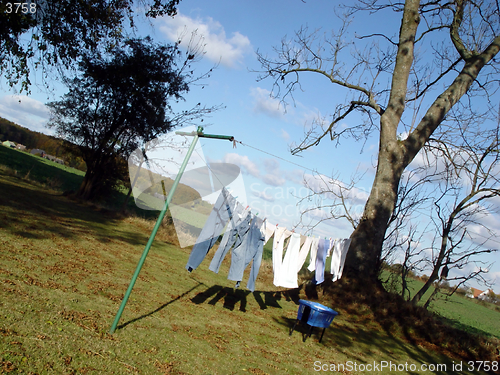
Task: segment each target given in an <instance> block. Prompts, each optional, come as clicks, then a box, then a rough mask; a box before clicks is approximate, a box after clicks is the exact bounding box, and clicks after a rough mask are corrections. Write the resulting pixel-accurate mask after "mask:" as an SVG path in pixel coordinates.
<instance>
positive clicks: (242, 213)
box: [208, 203, 252, 273]
mask: <svg viewBox="0 0 500 375" xmlns="http://www.w3.org/2000/svg"><path fill="white" fill-rule="evenodd" d="M235 211H236V212H235V214H234V215H233V219H232V220H231V223H232V224H231V226H232V228H231V229H228V230H226V233H224V236H223V237H222V240H221V242H220V245H219V248H218V249H217V251H216V252H215V255H214V257H213V258H212V261H211V262H210V266H209V267H208V269H209V270H210V271H213V272H215V273H219V269H220V266H221V264H222V261H223V260H224V258H225V256H226V254H227V253H228V252H229V250H230V249H231V248H232V247H233V245H234V244H235V243H236V239H237V238H238V237H242V236H243V234H244V233H246V232H247V231H248V228H249V227H250V220H251V218H252V215H251V213H250V212H249V211H246V210H245V209H243V206H242V205H240V204H239V203H238V205H237V208H236V210H235Z"/></svg>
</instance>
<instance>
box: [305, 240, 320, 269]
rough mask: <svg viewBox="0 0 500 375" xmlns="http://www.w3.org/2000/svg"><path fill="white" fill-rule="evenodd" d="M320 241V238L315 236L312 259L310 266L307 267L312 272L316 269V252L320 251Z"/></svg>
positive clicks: (312, 244) (312, 245)
mask: <svg viewBox="0 0 500 375" xmlns="http://www.w3.org/2000/svg"><path fill="white" fill-rule="evenodd" d="M318 242H319V238H313V239H312V243H311V260H310V262H309V267H307V269H308V270H309V271H311V272H314V270H316V254H317V252H318Z"/></svg>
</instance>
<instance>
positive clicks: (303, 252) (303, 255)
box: [297, 236, 313, 272]
mask: <svg viewBox="0 0 500 375" xmlns="http://www.w3.org/2000/svg"><path fill="white" fill-rule="evenodd" d="M312 240H313V239H312V238H311V237H309V236H307V237H306V239H305V240H304V244H303V245H302V247H301V248H300V251H299V256H298V258H297V272H299V271H300V270H301V269H302V266H303V265H304V263H305V261H306V259H307V255H308V254H309V251H310V250H311V243H312Z"/></svg>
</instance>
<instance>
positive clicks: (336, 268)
mask: <svg viewBox="0 0 500 375" xmlns="http://www.w3.org/2000/svg"><path fill="white" fill-rule="evenodd" d="M350 244H351V239H350V238H346V239H336V240H335V245H334V247H333V251H332V263H331V273H332V275H333V277H332V280H333V281H337V280H338V279H340V278H341V277H342V272H343V270H344V263H345V258H346V255H347V251H348V250H349V245H350Z"/></svg>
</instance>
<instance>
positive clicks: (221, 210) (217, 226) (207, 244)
mask: <svg viewBox="0 0 500 375" xmlns="http://www.w3.org/2000/svg"><path fill="white" fill-rule="evenodd" d="M236 203H237V202H236V199H234V198H233V196H232V195H231V194H229V192H228V191H227V190H226V189H225V188H223V189H222V192H221V194H220V195H219V197H218V198H217V201H216V202H215V206H214V208H213V209H212V212H210V215H209V216H208V219H207V221H206V223H205V225H204V226H203V229H202V230H201V233H200V235H199V236H198V239H197V240H196V243H195V244H194V246H193V249H192V250H191V254H190V255H189V260H188V262H187V265H186V269H187V270H188V271H189V272H191V271H192V270H194V269H196V268H198V266H199V265H200V264H201V262H202V261H203V259H205V257H206V255H207V253H208V251H209V250H210V249H211V248H212V246H213V245H214V244H215V241H217V239H218V238H219V236H220V234H221V232H222V230H223V229H224V227H225V226H226V224H227V222H228V221H229V219H230V218H231V217H232V216H233V211H234V208H235V206H236Z"/></svg>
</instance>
